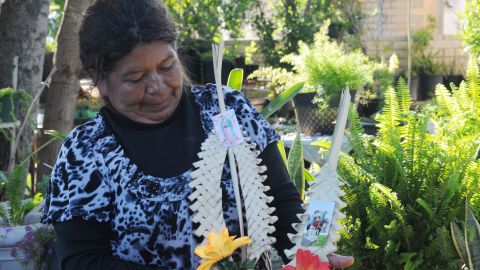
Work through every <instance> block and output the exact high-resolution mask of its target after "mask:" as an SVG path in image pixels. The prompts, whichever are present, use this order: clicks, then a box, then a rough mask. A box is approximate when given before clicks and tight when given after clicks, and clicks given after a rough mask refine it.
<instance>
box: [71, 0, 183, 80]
mask: <svg viewBox="0 0 480 270" xmlns="http://www.w3.org/2000/svg"><path fill="white" fill-rule="evenodd" d="M79 37H80V59H81V61H82V65H83V68H84V69H85V70H87V71H88V72H89V73H90V75H91V76H92V77H93V80H94V84H95V85H96V84H98V83H99V82H101V81H102V80H103V79H104V78H105V77H106V76H107V74H108V73H109V72H111V71H112V69H113V68H114V66H115V64H116V63H117V62H118V61H119V60H120V59H121V58H122V57H124V56H125V55H127V54H129V53H130V52H131V51H132V50H133V48H135V46H137V45H138V44H140V43H148V42H152V41H165V42H167V43H168V44H170V45H172V46H173V47H174V48H176V41H177V37H178V33H177V28H176V26H175V23H174V22H173V19H172V17H171V16H170V14H169V13H168V11H167V9H166V8H165V6H164V5H163V4H162V3H160V1H159V0H96V1H95V2H94V3H93V4H92V5H91V6H90V7H88V9H87V11H86V12H85V14H84V18H83V21H82V25H81V27H80V32H79Z"/></svg>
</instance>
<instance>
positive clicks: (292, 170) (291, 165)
mask: <svg viewBox="0 0 480 270" xmlns="http://www.w3.org/2000/svg"><path fill="white" fill-rule="evenodd" d="M304 168H305V164H304V162H303V153H302V142H301V141H300V132H297V135H296V136H295V140H294V141H293V144H292V148H291V149H290V153H289V154H288V159H287V169H288V174H289V175H290V177H291V178H292V180H293V184H294V185H295V187H296V188H297V190H298V192H299V193H300V198H302V200H303V198H304V195H305V176H304V175H303V171H304Z"/></svg>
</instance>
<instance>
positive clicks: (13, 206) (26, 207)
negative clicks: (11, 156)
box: [0, 165, 41, 226]
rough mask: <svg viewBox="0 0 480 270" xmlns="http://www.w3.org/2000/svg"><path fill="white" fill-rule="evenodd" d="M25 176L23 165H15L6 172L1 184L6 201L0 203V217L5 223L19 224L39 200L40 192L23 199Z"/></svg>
mask: <svg viewBox="0 0 480 270" xmlns="http://www.w3.org/2000/svg"><path fill="white" fill-rule="evenodd" d="M25 177H26V170H25V166H23V165H17V166H15V167H14V168H13V170H12V172H11V173H9V174H7V179H6V181H5V182H4V185H3V189H4V190H5V198H6V201H5V202H2V203H0V217H1V218H2V219H3V223H4V224H6V225H10V226H16V225H21V224H22V222H23V217H24V216H25V215H26V214H27V213H28V212H29V211H30V210H32V209H33V207H35V206H36V205H38V204H39V202H40V200H41V194H39V195H37V197H36V198H34V199H33V200H26V201H24V200H23V195H24V190H23V187H22V185H23V182H24V179H25ZM38 196H40V197H38Z"/></svg>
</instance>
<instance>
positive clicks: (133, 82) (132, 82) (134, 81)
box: [127, 76, 143, 84]
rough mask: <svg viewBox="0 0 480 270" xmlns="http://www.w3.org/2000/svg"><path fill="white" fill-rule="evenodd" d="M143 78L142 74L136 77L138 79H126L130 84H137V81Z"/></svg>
mask: <svg viewBox="0 0 480 270" xmlns="http://www.w3.org/2000/svg"><path fill="white" fill-rule="evenodd" d="M142 79H143V76H142V77H140V78H138V79H134V80H127V81H128V82H129V83H131V84H137V83H139V82H140V81H141V80H142Z"/></svg>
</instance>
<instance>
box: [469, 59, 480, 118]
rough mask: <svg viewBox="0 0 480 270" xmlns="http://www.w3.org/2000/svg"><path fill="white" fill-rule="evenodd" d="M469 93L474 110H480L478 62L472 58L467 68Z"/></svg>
mask: <svg viewBox="0 0 480 270" xmlns="http://www.w3.org/2000/svg"><path fill="white" fill-rule="evenodd" d="M467 91H468V94H469V96H470V98H471V99H472V101H471V102H473V106H472V107H473V108H476V109H480V81H479V70H478V60H477V59H476V57H474V56H471V57H470V59H469V60H468V66H467Z"/></svg>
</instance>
